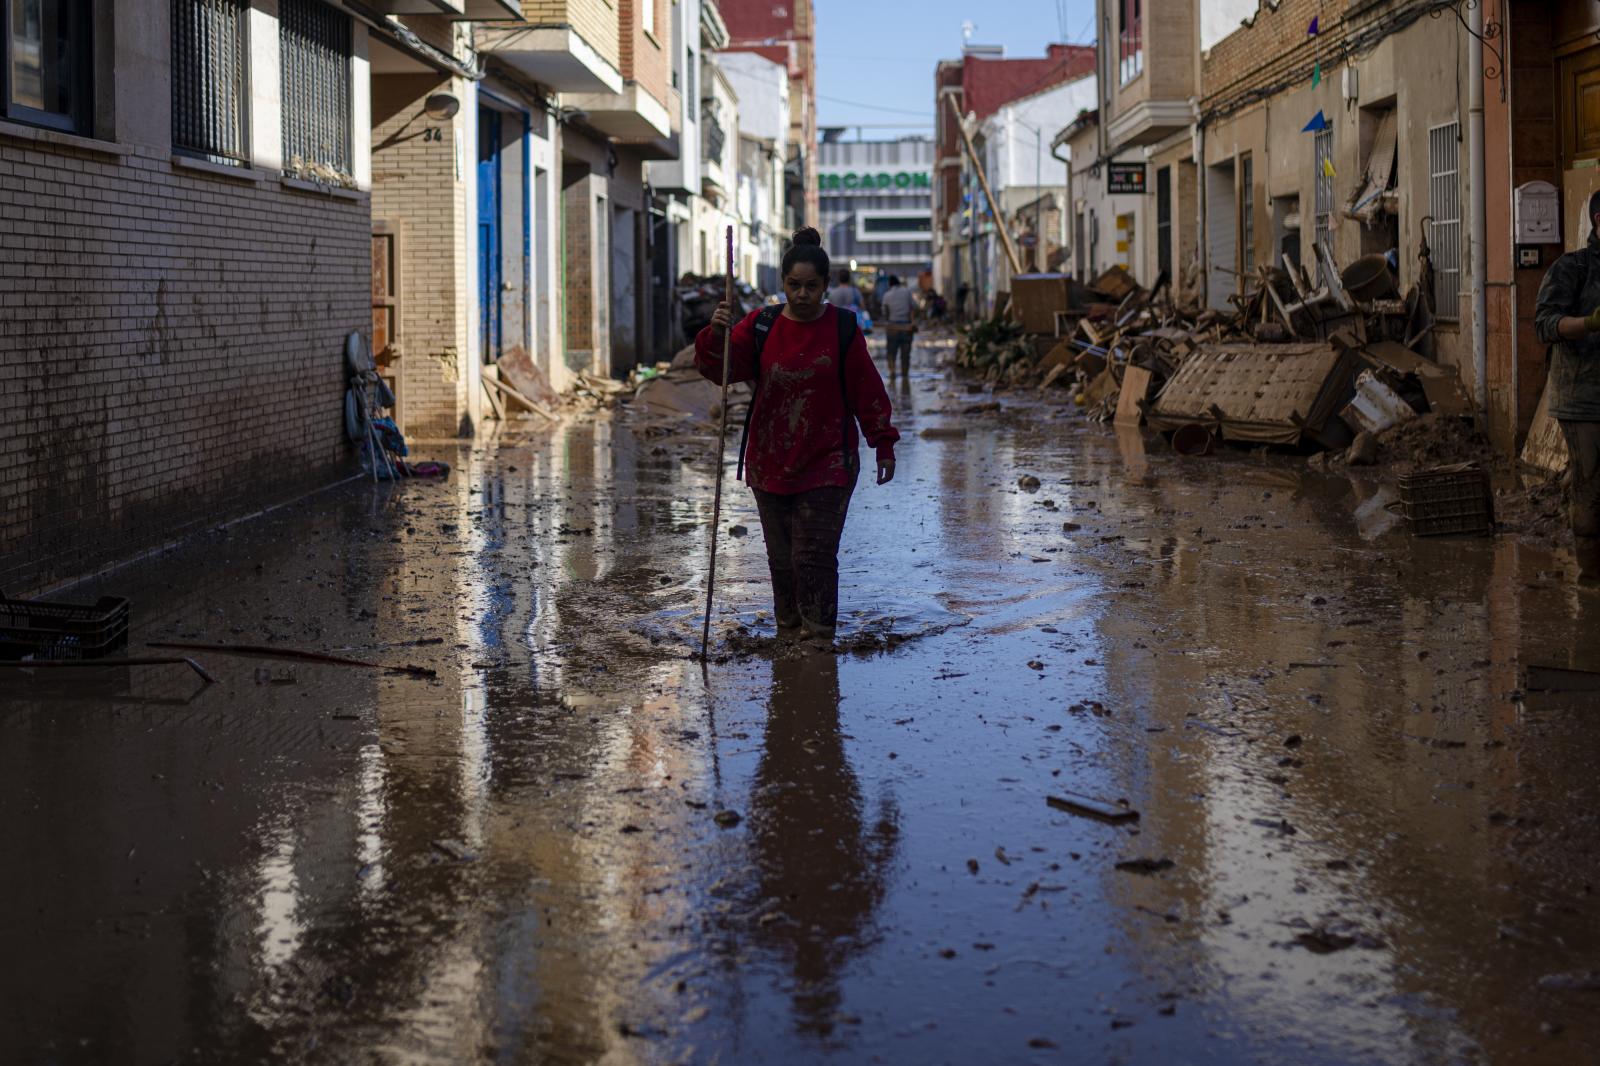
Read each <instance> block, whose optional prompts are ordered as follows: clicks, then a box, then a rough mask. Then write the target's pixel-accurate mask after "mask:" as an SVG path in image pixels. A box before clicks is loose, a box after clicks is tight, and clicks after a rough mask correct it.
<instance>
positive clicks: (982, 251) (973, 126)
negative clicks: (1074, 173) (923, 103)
mask: <svg viewBox="0 0 1600 1066" xmlns="http://www.w3.org/2000/svg"><path fill="white" fill-rule="evenodd" d="M1094 63H1095V50H1094V48H1093V47H1091V46H1083V45H1070V44H1052V45H1049V46H1048V47H1047V48H1046V50H1045V54H1044V55H1043V56H1033V57H1026V58H1007V57H1006V55H1005V53H1004V51H1003V50H1002V49H1000V48H999V47H997V46H993V45H968V46H967V47H965V48H964V49H963V50H962V56H961V58H960V59H955V60H945V61H942V62H940V63H939V64H938V66H937V67H936V68H935V70H934V95H935V100H934V104H935V112H936V118H935V120H934V123H935V124H934V131H935V132H934V193H933V260H934V285H935V287H937V288H938V289H940V290H941V291H943V292H946V293H957V292H960V291H963V287H965V289H966V290H969V291H970V292H972V293H974V294H976V295H975V296H974V298H973V302H972V303H971V304H969V305H968V307H967V310H968V311H972V310H975V309H977V308H978V307H979V306H980V305H981V306H989V305H990V304H991V303H992V301H993V300H994V298H995V295H996V293H997V292H998V291H1000V289H1001V288H1002V286H1003V282H1004V278H1005V276H1007V275H1006V271H1008V269H1009V268H1008V267H1005V268H1001V269H998V270H997V267H996V262H997V258H998V256H999V247H1000V246H999V242H998V239H997V230H996V222H995V219H994V216H993V214H992V212H991V206H990V204H989V203H988V202H987V199H986V197H985V196H984V193H983V189H982V186H981V184H980V182H979V181H978V179H977V176H976V173H975V171H973V169H972V166H971V164H970V161H969V160H968V158H967V155H966V150H965V148H964V147H963V145H962V137H961V125H960V119H958V117H957V116H958V115H960V116H964V117H966V119H967V121H968V123H969V126H970V129H969V131H968V132H969V135H970V136H971V137H972V139H973V147H974V150H975V151H976V152H977V153H978V155H979V157H980V158H984V159H986V161H987V162H986V169H987V170H992V171H994V172H995V173H991V174H988V175H987V176H988V178H989V184H990V189H991V191H993V192H994V194H995V196H996V197H997V198H998V199H999V200H1000V201H1001V203H1000V204H999V205H997V209H998V210H999V211H1001V212H1005V211H1007V210H1015V209H1016V208H1018V207H1020V206H1023V205H1025V204H1029V203H1032V202H1033V201H1035V200H1037V199H1038V198H1039V196H1040V192H1041V185H1042V182H1041V179H1040V177H1038V175H1041V174H1042V166H1040V167H1036V166H1035V165H1034V161H1033V157H1032V155H1028V157H1027V159H1026V160H1020V159H1019V158H1018V152H1019V151H1023V152H1027V153H1032V152H1043V151H1044V150H1045V149H1047V148H1048V147H1049V145H1050V141H1051V140H1052V138H1053V135H1054V134H1055V133H1056V132H1057V131H1058V130H1059V129H1060V127H1061V126H1062V125H1063V124H1065V123H1066V122H1067V121H1069V120H1070V119H1071V118H1072V117H1073V116H1074V115H1075V114H1076V113H1077V111H1078V110H1079V109H1080V106H1079V103H1078V101H1077V99H1076V96H1075V95H1074V94H1057V93H1053V92H1052V90H1055V89H1057V88H1058V87H1061V86H1065V85H1067V84H1069V83H1073V82H1078V81H1080V80H1082V79H1084V78H1085V77H1087V76H1088V75H1090V74H1091V73H1092V72H1093V70H1094ZM1024 101H1026V102H1025V103H1023V104H1022V105H1021V106H1017V107H1012V108H1011V109H1010V110H1009V111H1008V113H1007V114H1006V115H1003V116H1000V118H999V120H998V121H995V119H996V116H997V115H999V114H1000V112H1001V110H1002V109H1003V108H1007V106H1008V105H1012V104H1016V103H1018V102H1024ZM1023 124H1027V125H1028V126H1029V127H1030V128H1028V129H1026V130H1024V129H1022V128H1021V127H1022V125H1023ZM1035 128H1036V129H1037V130H1038V131H1039V133H1038V135H1037V136H1036V135H1035V132H1034V131H1035ZM1024 134H1025V135H1024ZM1024 143H1025V145H1026V147H1025V148H1024V147H1023V145H1024ZM991 148H993V149H994V151H993V152H991ZM1062 168H1063V164H1062V163H1060V162H1059V161H1055V160H1052V169H1053V171H1054V172H1055V173H1056V174H1058V175H1062V177H1063V178H1064V177H1065V175H1064V172H1063V169H1062ZM1013 172H1014V173H1013ZM997 178H1004V179H1005V183H1004V184H1001V183H999V182H997V180H996V179H997ZM1013 185H1015V186H1024V187H1025V188H1023V189H1014V190H1013V191H1012V192H1010V193H1005V192H1002V191H1001V190H1002V189H1006V188H1011V187H1012V186H1013Z"/></svg>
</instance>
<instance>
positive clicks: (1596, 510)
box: [1561, 419, 1600, 580]
mask: <svg viewBox="0 0 1600 1066" xmlns="http://www.w3.org/2000/svg"><path fill="white" fill-rule="evenodd" d="M1561 435H1562V436H1563V437H1565V438H1566V441H1567V455H1568V457H1569V461H1568V464H1567V474H1568V477H1569V478H1570V479H1571V485H1570V494H1571V500H1572V503H1571V510H1570V515H1569V517H1570V519H1571V521H1572V554H1573V555H1574V556H1575V557H1576V559H1577V563H1578V572H1579V574H1580V575H1581V576H1582V577H1585V578H1589V579H1591V580H1593V579H1600V422H1571V421H1568V420H1566V419H1562V420H1561Z"/></svg>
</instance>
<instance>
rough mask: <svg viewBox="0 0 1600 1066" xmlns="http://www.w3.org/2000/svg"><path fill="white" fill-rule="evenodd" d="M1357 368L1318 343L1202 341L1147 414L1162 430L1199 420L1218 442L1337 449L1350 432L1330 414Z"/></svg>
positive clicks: (1346, 397) (1349, 357)
mask: <svg viewBox="0 0 1600 1066" xmlns="http://www.w3.org/2000/svg"><path fill="white" fill-rule="evenodd" d="M1360 369H1361V364H1360V362H1359V360H1358V359H1357V357H1356V356H1354V355H1353V354H1351V353H1350V352H1348V351H1341V350H1339V349H1336V348H1334V347H1333V346H1332V345H1330V344H1326V343H1321V342H1318V343H1314V344H1209V345H1201V346H1200V347H1199V348H1198V349H1196V350H1195V352H1194V354H1192V355H1191V356H1189V358H1188V359H1186V360H1184V362H1183V365H1182V366H1181V367H1179V368H1178V371H1177V373H1175V374H1173V376H1172V377H1171V378H1169V379H1168V380H1167V384H1166V386H1165V387H1164V388H1163V389H1162V390H1161V394H1160V395H1159V396H1157V397H1156V400H1155V402H1154V403H1153V404H1152V405H1151V407H1150V410H1149V412H1148V415H1147V417H1148V420H1149V423H1150V425H1152V426H1153V427H1155V428H1156V429H1158V430H1161V431H1163V432H1171V431H1173V430H1176V429H1177V428H1178V427H1180V426H1183V425H1188V424H1190V423H1198V424H1200V425H1203V426H1206V427H1207V428H1209V429H1211V430H1212V432H1213V433H1216V434H1217V435H1219V436H1220V437H1222V439H1223V440H1235V441H1249V442H1253V443H1257V444H1299V443H1301V442H1302V441H1304V440H1311V441H1314V442H1316V443H1318V444H1321V445H1323V446H1324V447H1342V446H1343V444H1344V443H1345V442H1347V441H1348V439H1349V436H1350V431H1349V427H1347V426H1346V425H1345V424H1344V423H1343V422H1342V421H1340V420H1339V419H1338V418H1337V417H1336V415H1337V413H1338V411H1339V409H1340V408H1342V407H1343V406H1344V405H1345V404H1346V403H1348V402H1349V401H1350V398H1351V396H1352V395H1353V393H1354V390H1355V386H1354V382H1355V375H1356V373H1357V371H1358V370H1360Z"/></svg>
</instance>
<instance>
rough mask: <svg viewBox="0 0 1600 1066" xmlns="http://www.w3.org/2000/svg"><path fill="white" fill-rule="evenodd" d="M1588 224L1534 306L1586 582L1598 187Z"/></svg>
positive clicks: (1596, 386) (1598, 324)
mask: <svg viewBox="0 0 1600 1066" xmlns="http://www.w3.org/2000/svg"><path fill="white" fill-rule="evenodd" d="M1589 225H1590V229H1589V242H1588V245H1587V247H1585V248H1582V249H1580V250H1578V251H1576V252H1568V253H1567V254H1566V255H1563V256H1562V257H1561V258H1560V259H1557V260H1556V261H1555V263H1553V264H1552V265H1551V267H1550V270H1549V272H1548V273H1547V274H1545V276H1544V282H1543V283H1542V284H1541V285H1540V286H1539V297H1538V304H1537V306H1536V308H1535V310H1534V325H1535V327H1536V328H1537V329H1538V331H1539V339H1540V340H1542V341H1544V342H1545V343H1546V344H1548V345H1550V351H1551V355H1550V384H1549V390H1550V415H1551V417H1552V418H1554V419H1555V420H1556V421H1557V422H1558V423H1560V425H1561V435H1562V436H1563V437H1565V438H1566V441H1567V453H1568V455H1569V456H1570V459H1569V462H1568V466H1567V471H1568V479H1569V486H1570V493H1571V500H1572V502H1571V510H1570V516H1569V517H1570V520H1571V522H1572V552H1573V555H1574V557H1575V558H1576V560H1577V563H1578V578H1579V580H1580V581H1584V582H1586V583H1587V582H1600V229H1597V227H1600V192H1596V193H1595V194H1594V195H1592V196H1590V197H1589Z"/></svg>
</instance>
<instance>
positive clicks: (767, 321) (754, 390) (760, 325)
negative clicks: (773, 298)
mask: <svg viewBox="0 0 1600 1066" xmlns="http://www.w3.org/2000/svg"><path fill="white" fill-rule="evenodd" d="M781 314H783V305H782V304H770V305H768V306H766V307H763V308H762V309H761V310H759V311H757V312H756V320H755V323H754V324H753V325H752V327H751V328H752V329H753V330H754V332H755V356H754V358H755V363H756V376H755V379H754V381H753V382H752V383H751V386H750V404H749V406H747V407H746V408H745V409H744V429H742V430H740V432H739V469H738V473H737V474H736V475H735V477H736V478H737V479H738V480H740V481H743V480H744V449H745V445H746V444H747V443H748V442H749V440H750V416H751V415H752V414H754V413H755V409H756V400H757V398H759V397H760V395H761V351H762V349H763V348H765V347H766V346H767V334H769V333H771V332H772V327H773V325H774V324H775V323H776V322H777V321H778V316H779V315H781ZM730 328H732V327H730Z"/></svg>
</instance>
